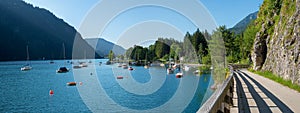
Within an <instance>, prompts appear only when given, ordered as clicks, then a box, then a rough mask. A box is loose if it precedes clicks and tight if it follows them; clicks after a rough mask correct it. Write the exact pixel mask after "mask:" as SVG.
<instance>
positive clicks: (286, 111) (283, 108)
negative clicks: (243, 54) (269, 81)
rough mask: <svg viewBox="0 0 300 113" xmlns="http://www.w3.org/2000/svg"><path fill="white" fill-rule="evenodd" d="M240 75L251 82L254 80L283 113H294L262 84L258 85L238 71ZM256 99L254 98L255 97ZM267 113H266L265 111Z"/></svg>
mask: <svg viewBox="0 0 300 113" xmlns="http://www.w3.org/2000/svg"><path fill="white" fill-rule="evenodd" d="M238 72H240V73H242V74H243V75H245V76H246V77H248V78H249V79H250V80H252V81H253V82H254V83H255V84H256V86H257V87H258V88H259V89H260V90H261V91H262V92H263V93H264V94H265V95H266V96H268V97H269V98H270V99H271V100H272V101H273V103H275V104H276V106H277V107H278V108H279V109H280V110H281V111H282V112H283V113H293V111H292V110H291V109H290V108H289V107H288V106H287V105H285V104H284V103H283V102H282V101H281V100H279V99H278V98H277V97H276V96H275V95H273V94H272V93H271V92H270V91H269V90H267V89H266V88H265V87H263V86H262V85H261V84H260V83H258V82H257V81H256V80H255V79H253V78H252V77H250V76H249V75H248V74H246V73H244V72H242V71H238ZM286 96H288V95H286ZM253 98H254V97H253ZM264 112H265V111H264Z"/></svg>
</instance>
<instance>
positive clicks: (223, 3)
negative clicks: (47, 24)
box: [24, 0, 263, 48]
mask: <svg viewBox="0 0 300 113" xmlns="http://www.w3.org/2000/svg"><path fill="white" fill-rule="evenodd" d="M24 1H25V2H27V3H30V4H33V5H34V6H36V7H40V8H45V9H47V10H49V11H50V12H52V13H53V14H54V15H56V16H57V17H59V18H61V19H63V20H64V21H65V22H67V23H68V24H70V25H71V26H73V27H75V29H77V30H78V31H79V32H80V33H81V34H82V36H83V38H95V37H102V38H105V39H106V40H108V41H111V42H113V43H117V44H119V45H121V46H123V47H125V48H128V47H130V46H132V45H134V44H137V45H138V44H139V43H144V42H148V41H149V40H155V39H156V38H158V37H165V38H170V37H172V38H175V39H179V40H180V39H182V38H183V36H184V35H185V33H186V32H190V33H193V32H194V31H195V30H196V29H197V28H199V29H200V30H201V31H203V30H204V29H210V28H209V27H215V26H220V25H226V26H227V28H231V27H233V26H234V25H235V24H236V23H238V22H239V21H240V20H242V19H243V18H244V17H246V16H247V15H248V14H250V13H253V12H255V11H258V10H259V6H260V5H261V4H262V2H263V0H198V1H197V2H199V3H200V4H201V5H198V6H196V5H195V4H193V3H192V2H189V1H188V0H185V1H184V2H185V3H179V2H178V4H177V5H176V3H173V4H175V5H174V7H175V9H174V8H173V9H172V8H170V7H165V6H168V5H169V4H171V5H172V3H163V2H159V3H160V4H164V5H161V6H162V7H161V6H159V5H156V4H155V5H151V4H150V5H144V6H142V7H134V6H132V7H130V8H127V9H126V8H125V9H124V10H121V11H119V12H118V13H117V9H118V8H121V7H123V6H126V5H128V6H130V5H132V4H131V3H129V2H126V1H125V0H122V1H123V3H120V1H118V4H115V3H116V2H111V3H107V4H111V5H103V4H105V3H106V2H104V1H101V0H84V1H83V0H24ZM108 1H113V0H108ZM124 1H125V2H124ZM153 1H155V0H153ZM157 1H158V0H157ZM159 1H161V0H159ZM179 1H180V0H179ZM191 1H194V0H191ZM189 3H190V4H189ZM183 4H187V5H183ZM194 5H195V6H194ZM112 6H114V7H112ZM189 6H191V7H189ZM192 6H194V7H201V8H202V7H203V8H202V9H201V8H198V9H197V8H196V9H195V8H194V9H193V7H192ZM99 7H100V8H99ZM177 7H178V8H177ZM97 8H98V9H97ZM95 9H97V10H96V11H95ZM203 9H206V10H205V11H199V10H203ZM115 10H116V12H114V11H115ZM93 11H94V12H97V14H94V15H93V16H92V17H93V20H92V21H91V19H87V18H88V17H90V15H91V14H92V13H93ZM98 12H99V13H98ZM206 12H207V14H206ZM112 14H113V15H112ZM108 17H111V18H108ZM196 17H197V18H196ZM195 18H196V20H195ZM209 19H210V20H209ZM86 20H89V21H90V23H86ZM103 21H105V22H103ZM212 21H213V22H214V23H210V22H212ZM101 22H102V23H101ZM201 22H202V23H201ZM206 24H209V25H211V24H214V25H211V26H209V25H208V26H207V25H206ZM84 26H88V29H87V28H86V27H84ZM99 26H100V27H99ZM141 29H143V30H141ZM145 35H146V36H145ZM129 37H130V38H131V39H134V41H126V39H128V38H129ZM141 37H143V38H141Z"/></svg>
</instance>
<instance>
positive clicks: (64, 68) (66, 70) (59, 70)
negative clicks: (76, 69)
mask: <svg viewBox="0 0 300 113" xmlns="http://www.w3.org/2000/svg"><path fill="white" fill-rule="evenodd" d="M56 72H57V73H66V72H69V69H68V68H66V67H60V68H59V69H58V70H56Z"/></svg>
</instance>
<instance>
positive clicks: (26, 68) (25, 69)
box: [21, 65, 32, 71]
mask: <svg viewBox="0 0 300 113" xmlns="http://www.w3.org/2000/svg"><path fill="white" fill-rule="evenodd" d="M31 69H32V67H30V66H29V65H27V66H24V67H22V68H21V71H28V70H31Z"/></svg>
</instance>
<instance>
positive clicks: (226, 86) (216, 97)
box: [197, 67, 234, 113]
mask: <svg viewBox="0 0 300 113" xmlns="http://www.w3.org/2000/svg"><path fill="white" fill-rule="evenodd" d="M232 71H233V68H232V67H231V73H230V76H229V77H228V78H227V79H226V80H225V81H224V82H223V84H222V85H220V87H219V88H217V90H216V91H215V92H214V93H213V95H212V96H211V97H210V98H209V99H208V100H207V101H206V102H205V103H204V104H203V105H202V106H201V108H200V109H199V110H198V111H197V113H217V112H218V113H219V112H223V113H229V112H230V106H232V105H233V101H232V97H233V88H234V80H233V72H232Z"/></svg>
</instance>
